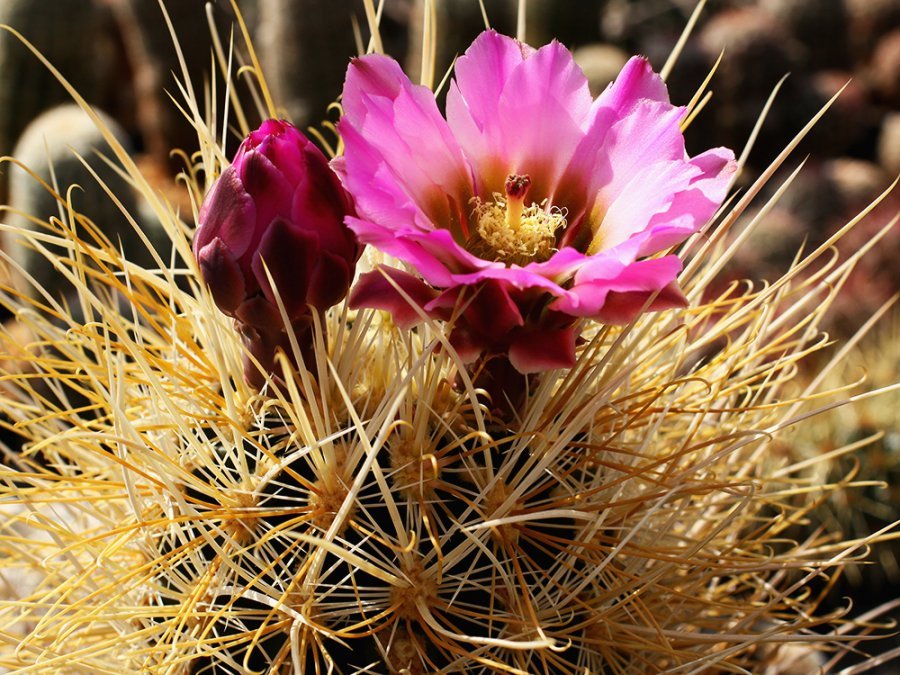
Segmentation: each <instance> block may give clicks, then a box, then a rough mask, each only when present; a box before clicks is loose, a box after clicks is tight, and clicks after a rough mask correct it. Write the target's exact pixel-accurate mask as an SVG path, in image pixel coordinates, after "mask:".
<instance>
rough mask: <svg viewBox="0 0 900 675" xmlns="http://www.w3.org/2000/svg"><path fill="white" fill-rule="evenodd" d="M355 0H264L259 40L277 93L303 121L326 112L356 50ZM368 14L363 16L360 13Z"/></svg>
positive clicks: (285, 106) (292, 115) (289, 111)
mask: <svg viewBox="0 0 900 675" xmlns="http://www.w3.org/2000/svg"><path fill="white" fill-rule="evenodd" d="M360 8H361V5H360V3H358V2H356V1H355V0H338V1H335V0H259V12H258V17H259V18H258V21H259V23H258V25H257V33H256V42H257V45H258V49H259V53H260V60H261V62H262V64H263V69H264V71H265V73H266V77H267V79H268V82H269V84H270V86H271V87H272V90H273V94H274V96H275V97H276V99H277V100H278V101H280V103H281V105H282V106H283V109H284V111H285V112H286V113H287V116H288V117H289V118H290V119H291V120H292V121H293V122H294V123H295V124H296V125H297V126H300V127H304V126H306V125H308V124H312V123H314V122H315V121H318V120H320V119H322V118H323V117H325V111H326V108H327V107H328V105H329V104H331V103H332V102H333V101H334V100H336V99H337V97H338V94H339V93H340V91H341V83H342V82H343V78H344V69H345V67H346V64H347V60H348V59H349V58H350V57H352V56H354V55H355V54H356V43H355V42H354V40H353V30H352V26H353V24H352V16H353V15H354V14H355V13H357V12H358V11H359V10H360ZM359 18H362V17H359Z"/></svg>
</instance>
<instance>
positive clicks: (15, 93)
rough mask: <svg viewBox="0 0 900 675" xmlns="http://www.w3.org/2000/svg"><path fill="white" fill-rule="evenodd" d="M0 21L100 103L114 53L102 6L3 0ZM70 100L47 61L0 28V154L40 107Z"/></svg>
mask: <svg viewBox="0 0 900 675" xmlns="http://www.w3.org/2000/svg"><path fill="white" fill-rule="evenodd" d="M0 24H2V25H7V26H10V27H12V28H13V29H15V30H16V31H18V32H19V33H21V34H22V35H23V36H24V37H25V38H26V39H27V40H29V41H30V42H32V43H33V44H34V45H35V46H36V47H37V48H38V49H39V50H40V51H41V52H42V53H43V54H44V56H46V57H47V59H48V60H49V61H50V62H51V63H54V64H56V66H57V67H58V68H59V69H60V71H61V72H62V74H63V76H64V77H66V78H67V79H68V80H69V81H70V82H71V83H72V84H73V85H74V86H75V88H76V89H78V91H79V92H80V93H81V95H82V96H84V97H85V98H86V99H87V100H88V101H90V102H91V103H95V104H99V105H101V106H105V104H106V103H107V100H106V99H107V98H108V94H110V93H111V92H109V91H108V89H107V87H108V83H109V81H110V74H111V71H112V69H113V67H114V65H113V64H115V63H116V62H117V61H118V58H117V56H116V53H115V42H114V38H113V36H114V28H113V23H112V18H111V15H110V13H109V12H108V11H107V10H106V9H105V8H104V7H102V6H101V5H99V4H98V3H97V2H95V1H94V0H59V1H58V2H57V1H54V2H52V3H47V2H34V1H33V0H5V1H4V2H3V3H0ZM73 35H74V36H78V39H72V36H73ZM69 100H70V97H69V94H68V93H66V91H65V89H63V87H62V86H61V85H60V84H59V82H57V81H56V78H54V77H53V75H52V74H51V73H50V72H49V71H48V70H47V68H46V66H44V65H43V64H42V63H40V62H39V61H38V60H37V59H36V58H35V57H34V55H33V54H32V53H31V52H29V51H28V49H27V48H26V47H25V45H23V44H22V43H21V42H20V41H19V39H18V38H17V37H16V36H15V35H13V34H12V33H10V32H8V31H6V30H3V31H0V155H8V154H10V153H11V152H12V149H13V147H14V146H15V144H16V141H17V140H18V138H19V134H21V133H22V131H23V130H24V129H25V127H26V126H27V125H28V124H29V122H31V121H32V120H33V119H34V118H35V117H37V116H38V115H39V114H40V113H41V112H43V111H44V110H47V109H49V108H52V107H53V106H55V105H58V104H60V103H65V102H68V101H69ZM2 195H5V184H4V188H0V196H2Z"/></svg>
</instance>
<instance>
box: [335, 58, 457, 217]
mask: <svg viewBox="0 0 900 675" xmlns="http://www.w3.org/2000/svg"><path fill="white" fill-rule="evenodd" d="M342 101H343V105H344V111H345V114H344V117H343V118H342V120H341V123H340V126H339V129H340V131H341V134H342V136H343V137H344V142H345V144H346V145H347V148H346V152H345V160H344V163H345V170H346V173H347V183H348V187H349V188H350V190H351V192H352V193H353V194H354V196H355V197H356V199H357V207H358V210H359V211H360V213H361V214H362V215H371V214H370V213H369V211H368V209H369V207H370V204H369V199H368V194H367V193H368V191H369V189H370V186H369V185H368V184H366V182H364V180H361V177H362V176H361V173H360V169H362V174H365V173H366V172H367V171H368V173H371V172H372V165H373V164H374V165H376V166H378V165H379V164H381V163H383V165H384V167H383V168H382V170H381V181H382V182H384V181H392V182H394V183H395V184H396V188H394V189H399V190H401V191H402V192H403V193H404V194H405V195H407V196H408V197H409V198H410V199H411V200H412V201H414V202H415V204H416V205H417V206H418V207H419V208H420V209H421V210H422V211H424V212H425V213H426V214H428V217H429V219H430V220H431V221H432V222H434V223H437V224H439V225H441V226H443V227H447V228H448V229H455V230H456V231H457V232H458V231H459V229H460V228H461V227H465V224H466V221H467V219H468V209H469V200H470V199H471V197H472V187H471V175H470V172H469V169H468V166H467V165H466V163H465V160H464V159H463V156H462V151H461V150H460V148H459V144H458V143H457V141H456V139H455V138H454V137H453V134H452V133H451V132H450V128H449V127H448V126H447V122H446V121H445V120H444V118H443V117H441V114H440V112H439V111H438V108H437V103H436V102H435V99H434V94H432V92H431V91H430V90H429V89H428V88H427V87H421V86H415V85H413V84H412V83H411V82H410V81H409V78H407V77H406V75H405V74H404V73H403V71H402V70H401V69H400V66H399V65H398V64H397V62H396V61H394V60H393V59H390V58H388V57H385V56H380V55H370V56H365V57H362V58H358V59H354V60H353V61H352V62H351V64H350V67H349V69H348V70H347V78H346V81H345V83H344V96H343V99H342ZM348 128H352V129H353V130H354V131H355V132H356V134H348V133H346V132H347V129H348ZM379 160H380V161H379ZM380 189H382V190H384V186H383V185H382V186H380Z"/></svg>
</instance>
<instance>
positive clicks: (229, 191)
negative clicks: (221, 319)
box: [194, 120, 361, 336]
mask: <svg viewBox="0 0 900 675" xmlns="http://www.w3.org/2000/svg"><path fill="white" fill-rule="evenodd" d="M350 213H352V207H351V205H350V201H349V198H348V196H347V194H346V193H345V192H344V190H343V188H342V187H341V184H340V181H339V180H338V177H337V176H336V175H335V173H334V172H333V171H332V170H331V168H330V167H329V165H328V160H327V159H326V158H325V156H324V155H323V154H322V152H321V151H320V150H319V149H318V148H317V147H316V146H315V145H313V143H312V142H311V141H310V140H309V139H308V138H306V136H304V135H303V134H302V133H301V132H300V131H298V130H297V129H296V128H295V127H293V126H292V125H290V124H288V123H287V122H282V121H278V120H268V121H266V122H263V124H262V126H260V128H259V129H257V130H256V131H254V132H253V133H251V134H250V136H249V137H247V138H246V139H245V140H244V142H243V143H242V144H241V147H240V148H239V149H238V151H237V154H236V155H235V157H234V161H233V162H232V164H231V166H230V167H228V168H227V169H225V171H223V172H222V175H221V176H220V177H219V179H218V180H217V181H216V182H215V184H214V185H213V186H212V188H211V189H210V191H209V194H208V195H207V197H206V200H205V201H204V203H203V206H202V208H201V209H200V217H199V225H198V227H197V233H196V236H195V238H194V255H195V256H196V258H197V262H198V263H199V265H200V272H201V274H202V276H203V280H204V281H205V282H206V283H207V284H208V285H209V288H210V291H211V292H212V295H213V299H214V300H215V302H216V305H218V307H219V309H221V310H222V311H223V312H224V313H225V314H227V315H229V316H232V317H234V318H235V319H236V320H237V321H238V322H239V323H240V324H243V325H244V326H252V327H253V329H254V331H255V332H257V333H267V334H269V335H270V336H272V335H276V334H278V333H279V332H280V331H282V330H284V324H283V322H282V320H281V315H280V313H279V310H278V304H277V302H276V291H277V295H278V297H280V298H281V301H282V303H283V304H284V308H285V311H286V313H287V318H288V321H289V322H290V323H291V324H293V323H295V322H297V321H299V320H301V319H302V318H303V317H304V316H306V315H307V314H308V313H309V311H310V307H312V308H314V309H316V310H319V311H325V310H326V309H328V308H329V307H331V306H332V305H334V304H336V303H338V302H340V300H341V299H343V297H344V296H345V295H346V294H347V290H348V288H349V286H350V282H351V281H352V279H353V274H354V270H355V267H356V261H357V259H358V258H359V254H360V250H361V249H360V246H359V244H358V242H357V240H356V236H355V235H354V234H353V233H352V232H351V231H350V230H349V229H348V228H347V227H346V226H345V225H344V218H345V216H347V215H348V214H350ZM269 277H271V280H272V282H274V288H273V284H272V283H270V281H269Z"/></svg>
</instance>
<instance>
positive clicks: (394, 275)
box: [350, 266, 438, 328]
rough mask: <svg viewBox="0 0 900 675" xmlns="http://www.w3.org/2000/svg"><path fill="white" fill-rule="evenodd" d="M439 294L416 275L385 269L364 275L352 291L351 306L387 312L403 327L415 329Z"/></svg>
mask: <svg viewBox="0 0 900 675" xmlns="http://www.w3.org/2000/svg"><path fill="white" fill-rule="evenodd" d="M437 295H438V293H437V291H435V290H434V289H433V288H429V287H428V286H426V285H425V284H424V283H422V281H421V280H420V279H418V278H416V277H414V276H413V275H412V274H409V273H408V272H404V271H402V270H398V269H395V268H393V267H384V266H381V267H379V268H378V269H376V270H373V271H372V272H366V273H365V274H363V275H362V276H360V278H359V279H358V280H357V282H356V284H355V285H354V286H353V290H352V291H351V292H350V307H351V308H353V309H361V308H364V307H367V308H370V309H382V310H385V311H387V312H390V314H391V316H392V317H393V319H394V323H396V324H397V325H398V326H399V327H400V328H411V327H412V326H415V325H416V324H417V323H420V322H422V321H423V320H424V317H423V313H424V314H426V315H427V313H426V312H425V310H424V309H423V308H424V307H425V306H426V305H427V304H428V303H429V302H431V301H432V300H434V298H435V297H437Z"/></svg>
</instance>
